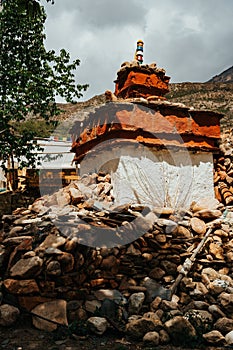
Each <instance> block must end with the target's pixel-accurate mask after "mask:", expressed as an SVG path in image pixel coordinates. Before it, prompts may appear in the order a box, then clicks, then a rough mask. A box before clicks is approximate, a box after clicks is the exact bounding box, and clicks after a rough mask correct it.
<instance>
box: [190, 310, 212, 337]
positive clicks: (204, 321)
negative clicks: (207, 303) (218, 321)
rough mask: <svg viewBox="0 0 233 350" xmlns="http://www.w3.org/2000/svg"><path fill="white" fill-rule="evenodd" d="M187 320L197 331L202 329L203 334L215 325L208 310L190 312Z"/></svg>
mask: <svg viewBox="0 0 233 350" xmlns="http://www.w3.org/2000/svg"><path fill="white" fill-rule="evenodd" d="M185 318H187V319H188V320H189V321H190V323H191V324H192V325H193V327H194V328H195V329H201V330H202V332H206V331H208V330H209V327H211V325H212V324H213V316H212V315H211V313H209V312H208V311H206V310H189V311H188V312H186V313H185Z"/></svg>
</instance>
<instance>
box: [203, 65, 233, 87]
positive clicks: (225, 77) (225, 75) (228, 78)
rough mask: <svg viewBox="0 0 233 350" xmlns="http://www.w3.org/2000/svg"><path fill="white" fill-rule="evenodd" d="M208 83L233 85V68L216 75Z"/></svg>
mask: <svg viewBox="0 0 233 350" xmlns="http://www.w3.org/2000/svg"><path fill="white" fill-rule="evenodd" d="M207 83H233V66H232V67H230V68H228V69H226V70H224V72H222V73H220V74H218V75H215V76H214V77H213V78H211V79H210V80H208V81H207Z"/></svg>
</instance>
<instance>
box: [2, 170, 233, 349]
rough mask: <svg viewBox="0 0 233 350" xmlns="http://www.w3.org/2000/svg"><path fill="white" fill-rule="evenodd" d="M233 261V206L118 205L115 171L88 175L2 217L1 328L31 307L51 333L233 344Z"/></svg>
mask: <svg viewBox="0 0 233 350" xmlns="http://www.w3.org/2000/svg"><path fill="white" fill-rule="evenodd" d="M103 237H104V238H103ZM100 238H101V239H100ZM101 243H102V245H101ZM232 261H233V210H232V208H231V207H224V206H223V205H222V204H220V202H219V201H217V200H211V201H210V200H208V201H207V200H206V201H205V200H203V201H200V202H198V203H192V205H191V207H190V209H189V210H179V211H177V212H175V211H174V210H172V209H170V208H147V207H145V206H141V205H138V204H137V205H136V204H134V205H133V204H130V205H123V206H118V207H116V206H114V201H113V197H112V185H111V177H110V176H109V175H104V174H92V175H87V176H84V177H83V178H82V179H81V180H80V181H78V182H74V183H71V184H70V185H69V186H67V187H65V188H64V189H61V190H60V191H58V192H56V193H54V194H53V195H50V196H49V195H47V196H44V197H42V198H40V199H38V200H37V201H35V202H34V203H33V204H32V205H31V206H29V207H28V208H20V209H17V210H15V211H14V212H13V214H12V215H5V216H3V217H2V221H1V233H0V273H1V276H2V281H1V297H2V298H1V299H2V302H1V305H0V325H3V326H8V325H11V324H12V322H14V321H15V320H16V319H17V317H18V316H19V314H20V312H22V311H23V310H24V311H25V310H27V311H28V312H30V313H31V315H32V319H33V324H34V326H35V327H37V328H39V329H42V330H46V331H53V330H55V329H56V328H57V326H58V325H59V324H63V325H65V326H67V325H70V324H72V323H75V322H78V321H82V322H85V325H86V326H87V327H88V329H89V330H90V331H91V332H94V333H96V334H99V335H101V334H103V333H104V332H105V331H106V329H108V328H112V327H114V328H116V329H117V330H119V329H120V330H121V331H122V332H123V333H124V334H125V335H127V336H129V337H131V338H134V339H137V340H143V341H144V342H145V343H146V344H152V345H158V344H166V343H173V344H184V343H186V344H188V343H189V342H192V343H193V342H195V341H196V342H208V343H213V344H215V345H216V344H218V345H219V344H220V345H224V344H228V345H229V344H233V264H232ZM36 315H37V316H36ZM48 320H50V321H48ZM51 321H52V322H51ZM184 335H185V336H184Z"/></svg>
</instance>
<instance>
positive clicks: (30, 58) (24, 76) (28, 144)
mask: <svg viewBox="0 0 233 350" xmlns="http://www.w3.org/2000/svg"><path fill="white" fill-rule="evenodd" d="M47 1H52V0H47ZM2 5H3V6H2V11H1V12H0V82H1V83H0V159H1V160H2V161H3V167H4V166H5V165H4V163H5V162H6V161H7V160H9V159H11V162H12V163H13V166H14V160H17V162H18V163H19V164H20V165H21V166H35V164H36V160H37V159H36V155H35V150H36V149H38V145H37V144H36V142H35V141H33V137H34V134H35V133H34V132H33V130H27V129H25V128H21V132H19V129H20V128H19V127H17V124H20V123H22V122H24V121H25V119H28V116H30V115H32V114H33V115H39V116H40V117H42V118H44V119H45V120H49V119H50V118H51V117H52V116H54V115H57V114H59V108H58V106H57V104H56V102H55V98H56V96H57V95H59V96H61V97H63V98H64V99H65V100H66V101H67V102H75V99H77V98H79V97H81V96H82V91H85V90H86V89H87V87H88V85H79V84H76V83H75V76H74V71H75V70H76V68H77V67H78V66H79V64H80V61H79V59H76V60H75V61H73V62H70V55H69V53H68V52H66V51H65V50H64V49H62V50H61V51H60V54H59V55H57V54H56V53H55V51H54V50H50V51H47V50H46V49H45V45H44V40H45V34H44V23H45V20H46V14H45V11H44V8H43V7H42V6H41V5H40V4H39V2H38V1H36V0H4V2H3V3H2ZM30 6H34V7H33V11H32V7H30Z"/></svg>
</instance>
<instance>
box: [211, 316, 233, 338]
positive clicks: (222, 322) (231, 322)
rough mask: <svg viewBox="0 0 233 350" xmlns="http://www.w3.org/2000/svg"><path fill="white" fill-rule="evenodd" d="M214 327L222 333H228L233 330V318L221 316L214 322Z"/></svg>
mask: <svg viewBox="0 0 233 350" xmlns="http://www.w3.org/2000/svg"><path fill="white" fill-rule="evenodd" d="M214 328H215V329H217V330H218V331H219V332H221V333H222V334H226V333H228V332H230V331H232V330H233V319H232V318H227V317H222V318H219V319H218V320H217V322H216V323H215V324H214Z"/></svg>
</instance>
